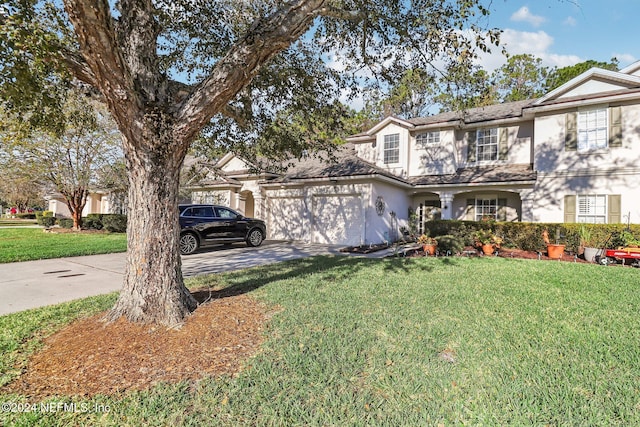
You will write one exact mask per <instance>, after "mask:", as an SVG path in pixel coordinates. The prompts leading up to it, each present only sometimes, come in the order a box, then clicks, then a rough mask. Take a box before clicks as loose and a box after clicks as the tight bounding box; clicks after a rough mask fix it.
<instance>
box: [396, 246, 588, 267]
mask: <svg viewBox="0 0 640 427" xmlns="http://www.w3.org/2000/svg"><path fill="white" fill-rule="evenodd" d="M407 256H414V257H423V256H425V254H424V252H423V251H422V250H419V251H417V252H416V253H415V254H413V255H407ZM454 256H467V257H469V256H479V257H486V256H490V257H492V256H497V257H500V258H518V259H540V260H541V261H566V262H579V263H588V261H585V260H584V259H583V258H581V257H579V256H578V257H576V256H574V255H572V254H568V253H564V254H563V256H562V258H560V259H558V258H549V257H548V256H547V253H546V252H540V253H538V252H533V251H523V250H522V249H511V248H501V249H498V254H497V255H484V254H483V253H482V251H479V250H477V249H476V248H474V247H473V246H467V247H465V248H464V250H463V251H462V252H461V253H460V254H458V255H454Z"/></svg>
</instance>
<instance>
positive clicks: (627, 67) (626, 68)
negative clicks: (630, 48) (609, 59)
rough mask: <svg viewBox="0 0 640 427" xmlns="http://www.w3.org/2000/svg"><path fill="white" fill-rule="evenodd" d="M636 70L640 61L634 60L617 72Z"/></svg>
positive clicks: (630, 72)
mask: <svg viewBox="0 0 640 427" xmlns="http://www.w3.org/2000/svg"><path fill="white" fill-rule="evenodd" d="M638 70H640V61H636V62H634V63H632V64H629V65H627V66H626V67H624V68H623V69H622V70H620V71H619V72H620V73H623V74H634V73H635V72H636V71H638Z"/></svg>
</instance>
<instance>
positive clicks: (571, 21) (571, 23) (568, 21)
mask: <svg viewBox="0 0 640 427" xmlns="http://www.w3.org/2000/svg"><path fill="white" fill-rule="evenodd" d="M562 24H563V25H568V26H570V27H575V26H576V25H578V21H576V18H574V17H573V16H567V19H565V20H564V21H562Z"/></svg>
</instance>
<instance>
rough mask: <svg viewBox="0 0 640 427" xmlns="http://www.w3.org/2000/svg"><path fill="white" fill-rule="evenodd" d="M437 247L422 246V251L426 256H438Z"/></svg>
mask: <svg viewBox="0 0 640 427" xmlns="http://www.w3.org/2000/svg"><path fill="white" fill-rule="evenodd" d="M436 247H437V246H436V245H422V249H424V253H425V254H426V255H432V256H433V255H435V254H436Z"/></svg>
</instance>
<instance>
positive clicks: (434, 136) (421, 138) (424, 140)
mask: <svg viewBox="0 0 640 427" xmlns="http://www.w3.org/2000/svg"><path fill="white" fill-rule="evenodd" d="M439 142H440V131H439V130H437V131H432V132H423V133H419V134H417V135H416V143H417V144H422V145H428V144H438V143H439Z"/></svg>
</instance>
